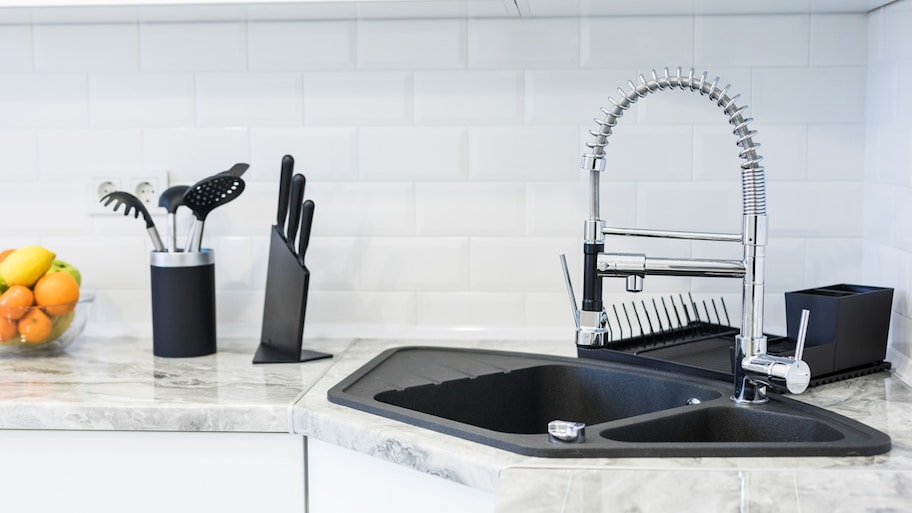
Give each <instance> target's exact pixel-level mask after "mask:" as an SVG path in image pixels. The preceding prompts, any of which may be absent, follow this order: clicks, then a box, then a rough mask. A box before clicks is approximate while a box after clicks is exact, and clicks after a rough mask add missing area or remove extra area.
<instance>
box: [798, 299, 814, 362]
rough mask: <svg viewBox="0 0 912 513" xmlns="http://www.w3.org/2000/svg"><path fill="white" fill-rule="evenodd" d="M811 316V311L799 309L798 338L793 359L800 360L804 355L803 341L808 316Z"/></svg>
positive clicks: (805, 334)
mask: <svg viewBox="0 0 912 513" xmlns="http://www.w3.org/2000/svg"><path fill="white" fill-rule="evenodd" d="M810 316H811V311H810V310H807V309H804V310H801V322H800V323H799V324H798V340H797V342H796V344H795V359H796V360H801V358H802V357H803V356H804V341H805V338H806V337H807V330H808V318H809V317H810Z"/></svg>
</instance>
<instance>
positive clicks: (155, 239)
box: [99, 191, 166, 251]
mask: <svg viewBox="0 0 912 513" xmlns="http://www.w3.org/2000/svg"><path fill="white" fill-rule="evenodd" d="M99 201H100V202H103V203H104V206H108V205H110V204H111V203H112V202H113V203H114V207H113V208H114V211H115V212H117V209H118V208H120V206H121V205H124V215H125V216H128V215H130V210H133V211H134V212H133V218H134V219H136V218H139V216H140V214H142V216H143V220H144V221H145V222H146V231H147V232H149V237H151V238H152V244H153V245H154V246H155V251H166V249H165V245H164V244H163V243H162V240H161V237H159V236H158V229H157V228H155V221H153V220H152V216H151V215H150V214H149V211H148V210H147V209H146V206H145V205H143V203H142V201H140V200H139V198H137V197H136V196H134V195H132V194H130V193H129V192H125V191H114V192H111V193H108V194H105V195H104V197H102V198H101V199H100V200H99Z"/></svg>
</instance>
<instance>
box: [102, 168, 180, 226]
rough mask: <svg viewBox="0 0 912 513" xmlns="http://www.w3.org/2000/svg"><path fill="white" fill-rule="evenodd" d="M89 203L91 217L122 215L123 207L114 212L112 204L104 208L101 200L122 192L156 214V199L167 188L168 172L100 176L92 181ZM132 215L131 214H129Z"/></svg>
mask: <svg viewBox="0 0 912 513" xmlns="http://www.w3.org/2000/svg"><path fill="white" fill-rule="evenodd" d="M90 185H91V186H90V187H89V198H88V199H89V201H90V202H91V208H90V209H89V213H90V214H92V215H121V216H122V215H124V207H120V208H118V209H117V211H115V210H114V204H113V203H111V204H110V205H107V206H105V204H104V203H103V202H101V199H102V198H103V197H104V196H105V195H106V194H108V193H111V192H114V191H124V192H129V193H130V194H132V195H134V196H136V197H137V198H139V200H140V201H141V202H142V204H143V205H144V206H145V207H146V209H147V210H148V211H149V213H150V214H153V215H154V214H156V213H157V212H156V211H157V210H159V209H158V198H159V196H160V195H161V193H162V191H164V190H165V189H167V188H168V187H169V184H168V172H167V171H162V172H160V173H143V174H142V175H140V176H133V177H129V176H100V177H95V178H93V179H92V183H91V184H90ZM131 215H132V212H131Z"/></svg>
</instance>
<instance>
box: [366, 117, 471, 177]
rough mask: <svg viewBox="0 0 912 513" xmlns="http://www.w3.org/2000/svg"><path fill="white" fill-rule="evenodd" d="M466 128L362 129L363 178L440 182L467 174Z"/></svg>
mask: <svg viewBox="0 0 912 513" xmlns="http://www.w3.org/2000/svg"><path fill="white" fill-rule="evenodd" d="M465 154H466V130H465V129H464V128H444V127H439V128H438V127H408V128H399V127H386V128H362V129H361V130H360V131H359V137H358V155H359V166H358V171H359V176H360V178H361V179H362V180H366V181H373V180H384V181H385V180H392V181H409V180H416V181H418V180H423V181H440V180H460V179H464V178H465V176H466V159H465Z"/></svg>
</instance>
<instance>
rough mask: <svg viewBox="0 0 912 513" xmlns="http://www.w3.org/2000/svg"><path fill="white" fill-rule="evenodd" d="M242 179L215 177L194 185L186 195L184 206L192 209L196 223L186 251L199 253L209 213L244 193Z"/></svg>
mask: <svg viewBox="0 0 912 513" xmlns="http://www.w3.org/2000/svg"><path fill="white" fill-rule="evenodd" d="M244 187H245V183H244V180H243V179H242V178H239V177H236V176H228V175H213V176H210V177H208V178H204V179H202V180H200V181H199V182H197V183H196V184H194V185H192V186H191V187H190V188H189V189H187V192H185V193H184V197H183V200H184V205H186V206H187V207H190V210H192V211H193V216H194V217H196V221H195V222H194V223H193V229H194V232H193V240H192V242H191V243H190V244H189V245H188V247H186V248H184V251H199V250H200V247H201V246H202V242H203V225H204V223H205V222H206V217H207V216H208V215H209V212H211V211H212V210H214V209H215V208H216V207H219V206H221V205H224V204H226V203H228V202H231V201H233V200H234V199H235V198H237V197H238V196H240V195H241V193H242V192H244Z"/></svg>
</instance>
